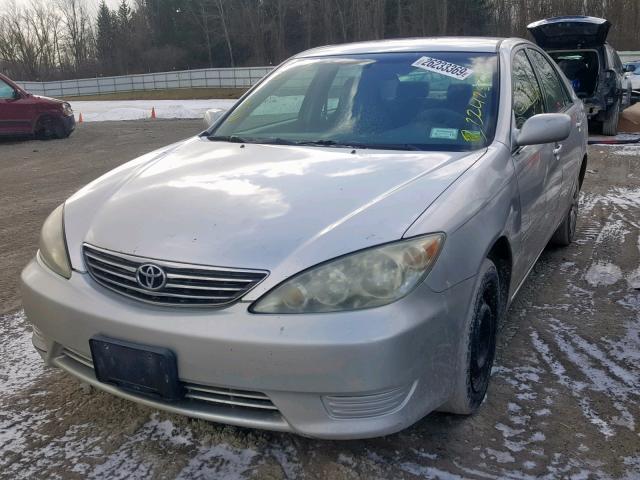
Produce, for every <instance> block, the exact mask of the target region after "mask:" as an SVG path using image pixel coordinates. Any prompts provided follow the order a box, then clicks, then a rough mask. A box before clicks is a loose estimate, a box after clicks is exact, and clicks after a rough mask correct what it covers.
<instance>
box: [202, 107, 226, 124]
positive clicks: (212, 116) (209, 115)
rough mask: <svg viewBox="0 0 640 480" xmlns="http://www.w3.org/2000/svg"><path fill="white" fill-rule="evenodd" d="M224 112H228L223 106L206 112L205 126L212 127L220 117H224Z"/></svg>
mask: <svg viewBox="0 0 640 480" xmlns="http://www.w3.org/2000/svg"><path fill="white" fill-rule="evenodd" d="M224 112H226V110H225V109H223V108H211V109H209V110H207V111H206V112H204V119H203V121H204V127H205V128H206V129H208V128H209V127H211V125H213V124H214V123H216V122H217V121H218V120H219V119H220V117H222V115H223V114H224Z"/></svg>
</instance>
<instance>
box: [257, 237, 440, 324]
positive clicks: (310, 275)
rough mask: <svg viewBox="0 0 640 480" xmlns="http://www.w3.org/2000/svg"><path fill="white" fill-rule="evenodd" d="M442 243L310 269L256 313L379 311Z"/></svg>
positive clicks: (419, 242)
mask: <svg viewBox="0 0 640 480" xmlns="http://www.w3.org/2000/svg"><path fill="white" fill-rule="evenodd" d="M443 242H444V234H442V233H436V234H431V235H426V236H422V237H416V238H411V239H409V240H402V241H399V242H395V243H390V244H386V245H383V246H380V247H374V248H369V249H367V250H362V251H359V252H356V253H352V254H349V255H346V256H343V257H340V258H338V259H336V260H331V261H329V262H327V263H323V264H321V265H319V266H316V267H312V268H311V269H309V270H306V271H304V272H302V273H300V274H298V275H296V276H294V277H292V278H290V279H288V280H286V281H285V282H284V283H282V284H280V285H279V286H277V287H276V288H275V289H273V290H271V291H270V292H268V293H267V294H266V295H264V296H263V297H262V298H260V299H259V300H258V301H257V302H256V303H255V304H254V305H253V307H252V309H251V311H253V312H255V313H321V312H338V311H348V310H360V309H363V308H372V307H379V306H381V305H386V304H388V303H391V302H394V301H396V300H398V299H400V298H402V297H404V296H405V295H407V294H408V293H409V292H410V291H411V290H413V289H414V288H415V287H416V286H417V285H418V284H419V283H420V281H421V280H422V279H423V278H424V277H425V276H426V275H427V273H429V270H430V269H431V267H432V266H433V263H434V262H435V260H436V258H437V257H438V254H439V253H440V250H441V249H442V245H443Z"/></svg>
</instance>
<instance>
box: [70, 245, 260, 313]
mask: <svg viewBox="0 0 640 480" xmlns="http://www.w3.org/2000/svg"><path fill="white" fill-rule="evenodd" d="M83 255H84V260H85V264H86V266H87V271H88V272H89V275H91V277H92V278H93V280H95V281H96V282H97V283H99V284H100V285H102V286H103V287H105V288H108V289H109V290H112V291H114V292H117V293H119V294H121V295H124V296H126V297H129V298H133V299H135V300H139V301H142V302H147V303H152V304H155V305H164V306H177V307H223V306H227V305H230V304H232V303H234V302H236V301H237V300H239V299H240V298H241V297H242V296H244V295H245V294H246V293H248V292H249V291H250V290H251V289H253V288H254V287H255V286H256V285H258V283H260V282H261V281H262V280H264V279H265V278H266V277H267V275H268V273H269V272H267V271H265V270H247V269H240V268H238V269H233V268H228V267H208V266H203V265H194V264H189V263H176V262H169V261H165V260H156V259H153V258H145V257H138V256H135V255H128V254H124V253H118V252H113V251H111V250H106V249H103V248H99V247H96V246H93V245H90V244H87V243H85V244H84V245H83ZM148 263H151V264H154V265H157V266H159V267H162V268H163V269H164V271H165V273H166V278H167V283H166V284H165V285H164V287H162V288H161V289H159V290H148V289H146V288H143V287H141V286H140V285H139V284H138V281H137V278H136V272H137V270H138V267H140V266H141V265H144V264H148Z"/></svg>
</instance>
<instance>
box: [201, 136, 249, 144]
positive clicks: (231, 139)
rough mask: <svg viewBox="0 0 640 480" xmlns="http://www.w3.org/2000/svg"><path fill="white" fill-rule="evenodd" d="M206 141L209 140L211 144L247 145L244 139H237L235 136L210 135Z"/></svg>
mask: <svg viewBox="0 0 640 480" xmlns="http://www.w3.org/2000/svg"><path fill="white" fill-rule="evenodd" d="M207 139H209V140H211V141H212V142H231V143H247V140H246V139H244V138H242V137H238V136H237V135H220V136H215V135H210V136H208V137H207Z"/></svg>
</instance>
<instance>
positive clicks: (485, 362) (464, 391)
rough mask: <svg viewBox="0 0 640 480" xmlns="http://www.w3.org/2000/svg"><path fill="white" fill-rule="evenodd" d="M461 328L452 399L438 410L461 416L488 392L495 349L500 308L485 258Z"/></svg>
mask: <svg viewBox="0 0 640 480" xmlns="http://www.w3.org/2000/svg"><path fill="white" fill-rule="evenodd" d="M478 279H479V281H478V284H477V286H476V291H475V293H474V295H473V297H472V298H473V303H472V305H471V308H470V310H469V314H468V316H467V320H466V322H465V327H464V331H463V344H462V346H461V348H460V352H459V354H458V355H459V358H458V371H457V373H456V378H455V386H454V391H453V394H452V395H451V398H449V400H448V401H447V402H446V403H445V404H444V405H443V406H442V407H440V408H439V409H438V410H440V411H443V412H449V413H457V414H461V415H470V414H472V413H474V412H475V411H476V410H477V409H478V407H479V406H480V404H481V403H482V401H483V400H484V397H485V395H486V393H487V388H488V387H489V379H490V377H491V368H492V366H493V359H494V357H495V351H496V334H497V331H498V325H499V321H500V316H501V315H502V312H503V308H502V305H501V295H500V277H499V276H498V269H497V268H496V265H495V264H494V263H493V262H492V261H491V260H489V259H488V258H487V259H485V260H484V261H483V263H482V267H481V268H480V272H479V276H478Z"/></svg>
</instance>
